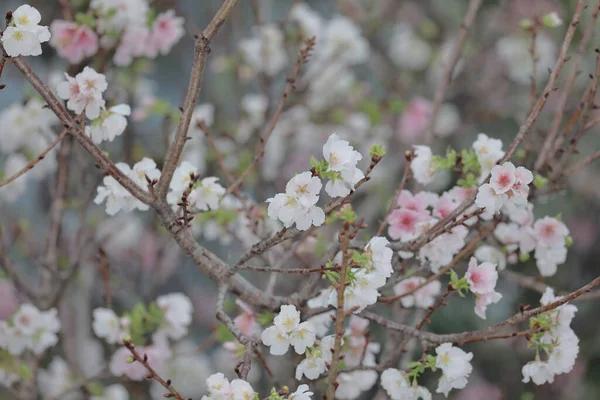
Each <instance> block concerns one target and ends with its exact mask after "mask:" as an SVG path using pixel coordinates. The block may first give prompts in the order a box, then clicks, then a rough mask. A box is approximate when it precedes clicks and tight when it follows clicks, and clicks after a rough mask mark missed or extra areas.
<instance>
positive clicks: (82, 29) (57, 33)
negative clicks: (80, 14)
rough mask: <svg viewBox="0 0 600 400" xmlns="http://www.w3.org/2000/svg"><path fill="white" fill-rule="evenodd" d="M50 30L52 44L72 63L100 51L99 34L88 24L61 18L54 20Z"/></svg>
mask: <svg viewBox="0 0 600 400" xmlns="http://www.w3.org/2000/svg"><path fill="white" fill-rule="evenodd" d="M50 32H51V34H52V38H51V39H50V45H51V46H52V47H54V48H55V49H56V51H58V54H60V56H61V57H64V58H66V59H67V61H69V62H70V63H71V64H77V63H79V62H81V61H82V60H83V59H84V58H85V57H91V56H93V55H94V54H96V52H97V51H98V36H97V35H96V33H95V32H94V31H93V30H91V29H90V28H89V27H88V26H86V25H78V24H77V23H76V22H72V21H64V20H61V19H59V20H55V21H54V22H52V24H51V25H50Z"/></svg>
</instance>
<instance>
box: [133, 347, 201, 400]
mask: <svg viewBox="0 0 600 400" xmlns="http://www.w3.org/2000/svg"><path fill="white" fill-rule="evenodd" d="M123 345H124V346H125V347H127V350H129V352H130V353H131V356H132V357H133V359H134V360H135V362H139V363H140V364H142V365H143V366H144V368H146V370H148V372H149V374H148V375H146V379H153V380H155V381H156V382H158V383H159V384H160V385H161V386H162V387H164V388H165V389H167V390H168V391H169V394H166V395H165V397H172V398H175V399H177V400H186V398H185V397H183V396H182V395H181V394H180V393H179V392H178V391H177V390H175V388H174V387H173V385H171V380H170V379H167V380H164V379H163V378H161V376H160V375H159V374H158V373H157V372H156V371H155V370H154V368H152V367H151V366H150V364H149V363H148V356H147V355H146V354H144V355H143V356H142V355H140V353H138V352H137V350H136V349H135V345H134V344H133V343H132V342H131V340H123ZM187 400H191V399H187Z"/></svg>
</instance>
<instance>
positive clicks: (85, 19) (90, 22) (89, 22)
mask: <svg viewBox="0 0 600 400" xmlns="http://www.w3.org/2000/svg"><path fill="white" fill-rule="evenodd" d="M75 21H76V22H77V23H78V24H79V25H86V26H88V27H89V28H92V29H94V27H95V26H96V18H95V17H94V15H92V14H85V13H77V14H76V15H75Z"/></svg>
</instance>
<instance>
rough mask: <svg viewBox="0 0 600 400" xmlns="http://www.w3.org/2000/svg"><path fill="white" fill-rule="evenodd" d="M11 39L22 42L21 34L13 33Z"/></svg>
mask: <svg viewBox="0 0 600 400" xmlns="http://www.w3.org/2000/svg"><path fill="white" fill-rule="evenodd" d="M12 37H13V39H15V40H16V41H17V42H20V41H21V40H23V32H15V33H13V36H12Z"/></svg>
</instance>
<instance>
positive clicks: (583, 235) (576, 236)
mask: <svg viewBox="0 0 600 400" xmlns="http://www.w3.org/2000/svg"><path fill="white" fill-rule="evenodd" d="M568 225H569V231H570V233H571V236H573V247H575V248H577V249H580V250H586V249H589V248H590V247H591V246H592V245H593V244H594V243H595V242H596V238H597V237H598V224H597V223H596V221H594V220H593V219H590V218H577V219H572V220H570V221H569V224H568Z"/></svg>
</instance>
